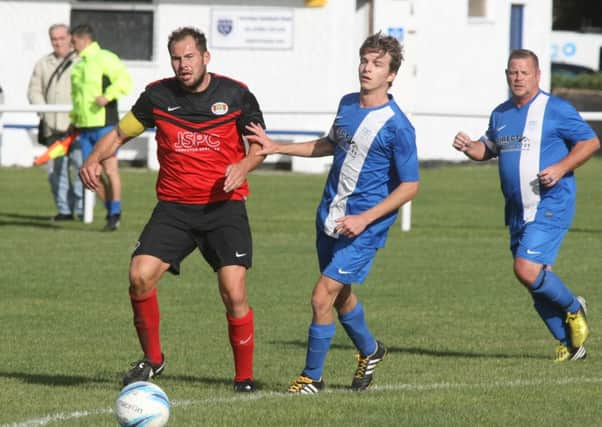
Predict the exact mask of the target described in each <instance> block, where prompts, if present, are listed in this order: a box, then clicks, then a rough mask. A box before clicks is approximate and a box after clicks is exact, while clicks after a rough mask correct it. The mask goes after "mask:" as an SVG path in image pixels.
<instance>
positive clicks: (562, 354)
mask: <svg viewBox="0 0 602 427" xmlns="http://www.w3.org/2000/svg"><path fill="white" fill-rule="evenodd" d="M586 356H587V352H586V351H585V347H583V346H581V347H577V348H575V347H567V346H565V345H564V344H562V343H560V344H559V345H558V347H557V348H556V353H554V362H555V363H557V362H567V361H569V360H583V359H585V357H586Z"/></svg>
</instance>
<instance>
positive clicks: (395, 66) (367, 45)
mask: <svg viewBox="0 0 602 427" xmlns="http://www.w3.org/2000/svg"><path fill="white" fill-rule="evenodd" d="M402 50H403V48H402V47H401V44H400V43H399V41H398V40H397V39H396V38H395V37H391V36H385V35H383V34H382V32H380V31H379V32H378V33H376V34H373V35H371V36H370V37H368V38H367V39H366V40H365V41H364V43H363V44H362V46H361V47H360V56H361V55H364V54H365V53H372V52H382V54H383V55H384V54H385V53H388V54H389V55H390V56H391V63H390V64H389V71H390V72H392V73H397V71H398V70H399V67H401V62H402V61H403V52H402Z"/></svg>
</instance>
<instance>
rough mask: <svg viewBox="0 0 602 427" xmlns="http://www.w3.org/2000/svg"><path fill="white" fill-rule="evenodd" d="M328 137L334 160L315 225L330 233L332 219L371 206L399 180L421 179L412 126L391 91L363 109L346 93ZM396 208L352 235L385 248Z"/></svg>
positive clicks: (332, 232) (365, 243)
mask: <svg viewBox="0 0 602 427" xmlns="http://www.w3.org/2000/svg"><path fill="white" fill-rule="evenodd" d="M328 139H329V140H330V141H331V142H332V143H333V144H336V147H335V152H334V158H333V164H332V167H331V169H330V173H329V175H328V179H327V181H326V186H325V188H324V193H323V195H322V200H321V202H320V205H319V207H318V213H317V225H318V228H320V229H321V230H323V231H324V232H325V233H326V234H327V235H329V236H331V237H338V235H337V233H336V232H335V226H336V223H335V220H336V219H337V218H340V217H342V216H344V215H354V214H359V213H362V212H364V211H366V210H368V209H370V208H371V207H373V206H375V205H376V204H378V203H379V202H381V201H382V200H383V199H385V198H386V197H387V196H389V194H390V193H391V192H392V191H393V190H394V189H395V188H397V187H398V186H399V184H400V183H402V182H415V181H418V180H419V173H418V157H417V154H416V136H415V132H414V127H413V126H412V124H411V123H410V122H409V120H408V119H407V117H406V116H405V114H403V112H402V111H401V109H400V108H399V107H398V106H397V104H396V103H395V101H394V100H393V97H392V96H391V95H389V102H388V103H386V104H385V105H381V106H379V107H374V108H362V107H360V104H359V93H352V94H348V95H345V96H344V97H343V98H342V99H341V101H340V103H339V108H338V110H337V115H336V117H335V120H334V123H333V125H332V128H331V129H330V133H329V135H328ZM396 216H397V212H391V213H390V214H388V215H386V216H384V217H382V218H380V219H378V220H377V221H375V222H374V223H372V224H370V226H369V227H368V228H367V229H366V230H365V231H364V232H363V233H361V234H360V235H359V236H358V237H356V239H359V240H360V241H359V242H358V243H361V244H362V245H363V246H364V247H372V248H375V247H383V246H384V244H385V241H386V238H387V231H388V229H389V227H390V226H391V224H393V223H394V222H395V218H396Z"/></svg>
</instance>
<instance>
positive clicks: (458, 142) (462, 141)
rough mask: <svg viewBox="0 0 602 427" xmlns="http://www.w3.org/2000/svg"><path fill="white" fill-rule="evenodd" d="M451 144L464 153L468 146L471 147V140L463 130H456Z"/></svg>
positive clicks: (468, 148)
mask: <svg viewBox="0 0 602 427" xmlns="http://www.w3.org/2000/svg"><path fill="white" fill-rule="evenodd" d="M452 146H453V147H454V148H455V149H456V150H458V151H461V152H463V153H465V152H466V151H467V150H470V147H472V140H471V139H470V137H469V136H468V135H466V134H465V133H464V132H458V133H457V134H456V136H455V137H454V142H453V143H452Z"/></svg>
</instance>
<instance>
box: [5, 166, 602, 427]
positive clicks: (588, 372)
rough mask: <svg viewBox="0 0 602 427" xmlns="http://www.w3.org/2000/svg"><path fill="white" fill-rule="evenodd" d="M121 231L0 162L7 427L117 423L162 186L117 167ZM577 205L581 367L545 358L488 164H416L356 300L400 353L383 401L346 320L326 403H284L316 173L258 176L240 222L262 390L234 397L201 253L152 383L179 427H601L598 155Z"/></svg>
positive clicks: (569, 276) (571, 273)
mask: <svg viewBox="0 0 602 427" xmlns="http://www.w3.org/2000/svg"><path fill="white" fill-rule="evenodd" d="M122 175H123V181H124V202H123V203H124V217H123V221H122V227H121V228H120V229H119V231H117V232H115V233H102V232H100V231H99V230H100V229H101V228H102V226H103V223H104V220H103V217H104V211H103V209H101V207H100V206H97V210H96V218H95V219H96V220H95V222H94V224H91V225H85V224H82V223H76V222H74V223H69V224H62V223H61V224H54V223H51V222H49V220H48V218H49V217H50V216H51V215H54V214H55V213H56V212H55V209H54V206H53V204H52V201H51V196H50V193H49V188H48V184H47V181H46V176H45V172H44V170H43V169H34V168H32V169H18V168H0V253H1V254H2V256H1V258H0V269H1V275H0V284H1V288H0V289H1V290H2V294H1V295H2V296H1V298H0V407H1V408H2V411H0V426H19V427H21V426H23V427H24V426H32V427H33V426H47V425H48V426H58V425H60V426H112V425H116V422H115V420H114V417H113V414H112V407H113V404H114V400H115V397H116V396H117V393H118V391H119V389H120V379H121V376H122V374H123V373H124V371H125V370H126V369H127V368H128V367H129V363H130V362H132V361H134V360H136V359H137V358H138V357H139V356H140V350H139V345H138V342H137V338H136V336H135V333H134V329H133V326H132V320H131V317H132V314H131V309H130V303H129V299H128V294H127V287H128V283H127V271H128V263H129V255H130V252H131V250H132V248H133V246H134V243H135V241H136V239H137V237H138V234H139V232H140V231H141V229H142V227H143V225H144V224H145V222H146V220H147V218H148V215H149V214H150V211H151V209H152V207H153V206H154V203H155V196H154V180H155V174H154V173H152V172H150V171H147V170H138V169H124V170H123V172H122ZM577 176H578V185H579V196H578V208H577V217H576V219H575V223H574V225H573V229H572V231H571V232H570V233H569V234H568V236H567V238H566V239H565V242H564V245H563V248H562V250H561V253H560V257H559V260H558V262H557V264H556V266H555V270H556V271H557V272H558V274H559V275H560V276H561V277H562V278H564V279H565V281H566V282H567V283H568V284H569V285H570V286H571V287H572V289H573V290H575V291H576V292H578V293H580V294H582V295H584V296H586V297H587V299H588V301H589V303H590V324H591V327H592V329H593V335H592V337H591V338H590V340H589V341H588V349H589V352H590V354H589V357H588V359H587V360H586V361H583V362H573V363H565V364H560V365H558V364H553V363H552V362H551V361H550V357H551V355H552V353H553V350H554V348H555V346H556V343H555V342H554V341H553V339H552V338H551V336H549V334H548V332H547V330H546V329H545V326H544V325H543V323H542V322H541V320H540V319H539V318H538V317H537V316H536V314H535V312H534V311H533V310H532V307H531V299H530V297H529V295H528V294H527V292H526V291H525V290H523V289H522V287H521V286H520V285H519V284H518V282H517V281H516V280H515V279H514V277H513V275H512V261H511V256H510V253H509V251H508V249H507V247H508V239H507V231H506V229H505V228H504V227H503V217H502V197H501V194H500V192H499V184H498V178H497V169H496V167H495V165H493V164H491V165H485V166H473V165H461V166H443V167H438V168H428V169H427V168H425V169H423V170H422V187H421V192H420V194H419V196H418V197H417V199H416V200H415V202H414V204H413V228H412V231H411V232H409V233H403V232H401V231H400V228H399V223H397V224H395V226H394V228H393V229H392V230H391V233H390V237H389V240H388V243H387V247H386V248H385V249H383V250H381V251H380V252H379V254H378V256H377V259H376V262H375V265H374V267H373V270H372V272H371V274H370V277H369V279H368V280H367V282H366V283H365V284H364V285H363V286H361V287H356V290H357V292H358V294H359V296H360V298H361V299H362V301H363V303H364V306H365V308H366V315H367V318H368V322H369V325H370V327H371V329H372V330H373V332H374V333H375V335H376V336H377V337H378V338H379V339H381V340H382V341H383V342H384V343H386V344H387V345H388V347H389V350H390V353H389V356H388V358H387V359H385V361H384V362H383V363H382V364H381V365H380V366H379V369H378V370H377V372H376V378H375V387H374V388H372V389H371V391H368V392H365V393H351V392H349V384H350V383H351V377H352V375H353V372H354V370H355V367H356V361H355V359H354V349H353V347H352V345H351V344H350V341H349V340H348V339H347V337H346V336H345V334H344V332H343V329H342V327H340V326H338V328H337V334H336V336H335V338H334V341H333V346H332V349H331V351H330V353H329V356H328V359H327V362H326V368H325V381H326V384H327V392H325V393H322V394H320V395H318V396H289V395H287V394H285V393H284V391H285V390H286V387H287V385H288V383H289V381H290V380H291V379H292V378H294V377H295V376H296V375H298V374H299V373H300V371H301V369H302V367H303V362H304V358H305V341H306V335H307V328H308V326H309V322H310V315H311V308H310V304H309V297H310V293H311V289H312V287H313V284H314V282H315V280H316V278H317V277H318V272H317V264H316V260H315V255H314V247H313V241H314V225H313V224H314V210H315V206H316V204H317V202H318V199H319V197H320V195H321V189H322V185H323V181H324V176H307V175H296V174H291V173H286V172H282V173H277V172H263V171H259V172H257V173H255V174H254V175H253V176H251V177H250V182H251V188H252V194H251V198H250V199H249V202H248V209H249V214H250V219H251V224H252V228H253V233H254V247H255V256H254V267H253V269H252V270H251V271H250V273H249V276H248V285H249V293H250V300H251V303H252V306H253V307H254V309H255V317H256V355H255V360H256V363H255V374H256V378H257V380H258V383H259V387H260V391H259V392H258V393H256V394H254V395H252V396H240V395H235V394H234V393H233V392H232V386H231V381H232V376H233V368H232V361H231V350H230V347H229V344H228V341H227V329H226V322H225V315H224V310H223V307H222V305H221V301H220V300H219V296H218V293H217V288H216V283H215V277H214V275H213V273H212V272H211V271H210V269H209V268H208V267H207V266H206V265H205V264H204V262H203V260H202V258H201V256H200V255H197V254H196V253H194V254H193V255H191V256H190V257H189V258H188V259H187V260H186V261H185V262H184V263H183V265H182V274H181V276H179V277H173V276H170V275H167V276H166V277H165V278H164V280H163V281H162V282H161V284H160V287H159V298H160V303H161V310H162V319H163V320H162V337H163V347H164V351H165V352H166V355H167V363H168V364H167V368H166V371H165V373H164V375H163V376H162V377H160V378H159V379H158V380H157V383H158V384H159V385H160V386H161V387H162V388H163V389H164V390H165V391H166V392H167V394H168V395H169V397H170V399H171V401H172V405H173V406H172V410H171V418H170V425H172V426H202V425H207V426H222V425H223V426H281V425H295V426H297V425H307V426H385V425H386V426H399V425H419V426H468V425H482V426H508V425H525V426H526V425H529V426H553V425H567V424H569V423H570V424H572V425H579V426H595V425H599V424H600V410H599V407H598V405H599V395H600V391H599V390H600V388H601V386H602V374H600V372H602V357H601V356H600V354H601V351H600V342H601V341H600V334H599V331H601V330H602V320H601V316H600V314H599V313H600V310H599V309H598V307H600V306H601V304H600V301H602V287H601V286H600V281H601V280H600V279H601V277H602V263H601V262H600V253H602V215H600V206H601V203H600V202H601V200H602V197H601V194H600V185H599V183H600V181H601V180H602V158H600V157H598V158H595V159H593V160H592V161H590V162H589V163H588V164H586V165H585V166H583V167H582V168H581V169H580V170H579V171H578V174H577Z"/></svg>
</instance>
